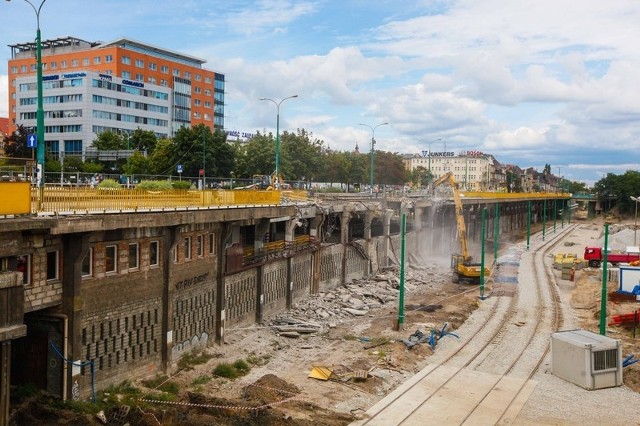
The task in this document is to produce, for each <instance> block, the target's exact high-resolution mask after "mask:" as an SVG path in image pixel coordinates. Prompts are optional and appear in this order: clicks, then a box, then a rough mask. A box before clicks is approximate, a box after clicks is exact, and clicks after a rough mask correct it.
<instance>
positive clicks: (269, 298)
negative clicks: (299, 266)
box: [262, 259, 288, 315]
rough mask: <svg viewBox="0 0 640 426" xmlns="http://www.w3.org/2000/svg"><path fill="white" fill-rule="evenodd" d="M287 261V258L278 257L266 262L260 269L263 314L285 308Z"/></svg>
mask: <svg viewBox="0 0 640 426" xmlns="http://www.w3.org/2000/svg"><path fill="white" fill-rule="evenodd" d="M287 263H288V261H287V259H278V260H275V261H273V262H269V263H268V264H266V265H265V266H264V268H263V270H262V275H263V277H262V291H263V294H264V305H263V314H264V315H271V314H273V313H278V312H282V311H284V310H286V309H287V287H288V283H287Z"/></svg>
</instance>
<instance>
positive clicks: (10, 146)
mask: <svg viewBox="0 0 640 426" xmlns="http://www.w3.org/2000/svg"><path fill="white" fill-rule="evenodd" d="M27 136H28V132H27V129H26V128H25V127H24V126H22V125H20V126H18V128H17V129H16V130H15V131H14V132H13V133H11V134H10V135H9V136H7V137H5V139H4V142H3V144H2V148H3V149H4V155H6V156H7V157H13V158H32V157H33V156H35V152H33V151H34V149H33V148H27ZM38 143H40V141H39V142H38ZM45 165H46V163H45Z"/></svg>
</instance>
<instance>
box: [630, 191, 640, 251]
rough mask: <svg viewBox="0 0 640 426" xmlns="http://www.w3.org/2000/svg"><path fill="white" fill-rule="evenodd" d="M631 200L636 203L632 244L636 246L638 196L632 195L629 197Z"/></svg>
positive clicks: (639, 199) (639, 198)
mask: <svg viewBox="0 0 640 426" xmlns="http://www.w3.org/2000/svg"><path fill="white" fill-rule="evenodd" d="M630 198H631V201H633V202H634V203H636V218H635V219H634V221H633V246H634V247H637V244H636V235H637V233H638V202H640V196H638V197H634V196H633V195H632V196H631V197H630Z"/></svg>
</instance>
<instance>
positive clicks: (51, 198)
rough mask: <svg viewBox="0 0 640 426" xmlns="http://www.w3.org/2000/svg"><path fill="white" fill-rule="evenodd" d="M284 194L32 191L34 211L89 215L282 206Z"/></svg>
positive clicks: (173, 190)
mask: <svg viewBox="0 0 640 426" xmlns="http://www.w3.org/2000/svg"><path fill="white" fill-rule="evenodd" d="M281 197H282V194H281V192H280V191H258V190H205V191H201V190H200V191H198V190H176V189H172V190H145V189H127V188H90V187H49V186H48V187H45V188H33V189H32V190H31V211H32V212H35V213H51V214H83V213H84V214H89V213H116V212H138V211H167V210H185V209H202V208H215V207H219V206H231V205H236V206H239V205H278V204H280V202H281Z"/></svg>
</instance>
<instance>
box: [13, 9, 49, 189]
mask: <svg viewBox="0 0 640 426" xmlns="http://www.w3.org/2000/svg"><path fill="white" fill-rule="evenodd" d="M7 1H11V0H7ZM24 1H25V2H26V3H29V6H31V7H32V8H33V11H34V12H35V13H36V23H37V32H36V63H37V68H36V69H37V77H36V78H37V89H38V110H37V113H36V126H37V135H38V147H37V148H36V152H37V155H36V161H37V168H36V170H37V185H38V186H44V151H45V141H44V107H43V101H42V44H41V40H40V10H41V9H42V6H43V5H44V3H45V2H46V1H47V0H42V2H41V3H40V6H38V8H37V9H36V7H35V6H34V4H33V3H31V2H30V1H29V0H24Z"/></svg>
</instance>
